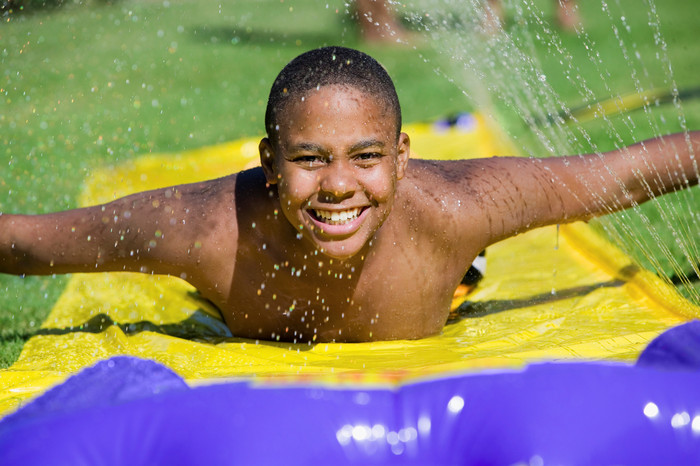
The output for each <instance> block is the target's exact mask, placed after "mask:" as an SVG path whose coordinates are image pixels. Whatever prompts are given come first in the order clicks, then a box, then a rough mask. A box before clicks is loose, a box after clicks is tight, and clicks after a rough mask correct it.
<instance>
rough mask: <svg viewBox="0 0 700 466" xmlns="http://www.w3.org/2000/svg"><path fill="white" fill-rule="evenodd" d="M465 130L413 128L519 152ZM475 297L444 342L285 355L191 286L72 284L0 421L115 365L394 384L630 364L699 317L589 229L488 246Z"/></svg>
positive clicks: (203, 172) (223, 170)
mask: <svg viewBox="0 0 700 466" xmlns="http://www.w3.org/2000/svg"><path fill="white" fill-rule="evenodd" d="M472 123H473V127H472V128H471V129H470V130H469V131H464V130H459V129H456V128H451V129H445V130H436V129H434V128H433V127H432V126H430V125H412V126H409V127H407V128H406V131H407V132H408V133H409V134H410V135H411V137H412V148H413V151H414V152H415V153H417V154H419V155H425V156H429V157H431V158H443V159H449V158H463V157H478V156H490V155H493V154H504V153H512V152H513V151H512V150H508V148H504V147H503V145H502V143H500V140H502V138H498V137H497V136H495V132H494V131H491V130H489V128H488V127H487V125H486V123H485V122H484V121H483V120H482V119H481V118H479V117H478V116H475V117H474V119H473V121H472ZM257 144H258V140H257V139H244V140H240V141H235V142H232V143H228V144H223V145H219V146H215V147H207V148H202V149H198V150H194V151H188V152H182V153H176V154H162V155H152V156H147V157H143V158H141V159H137V160H135V161H133V162H129V163H127V164H125V165H122V166H118V167H112V168H106V169H103V170H100V171H97V172H95V173H93V174H92V176H91V178H90V179H89V180H87V185H86V187H85V191H84V195H83V198H82V200H81V202H82V204H83V205H89V204H95V203H102V202H107V201H110V200H112V199H114V198H116V197H120V196H123V195H126V194H129V193H131V192H135V191H141V190H146V189H153V188H157V187H162V186H167V185H173V184H180V183H187V182H193V181H199V180H203V179H207V178H214V177H219V176H223V175H226V174H228V173H232V172H235V171H238V170H241V169H243V168H246V167H250V166H254V165H256V164H257V158H258V153H257ZM487 258H488V269H487V273H486V275H485V278H484V279H483V281H482V282H481V283H480V284H479V287H478V288H477V289H476V290H475V291H474V292H473V293H472V294H470V295H468V296H466V297H462V298H458V299H455V302H454V303H453V304H454V308H455V311H454V318H453V319H451V321H450V322H449V323H448V325H447V326H446V327H445V329H444V331H443V332H442V334H441V335H439V336H436V337H432V338H426V339H422V340H416V341H392V342H376V343H353V344H348V343H342V344H341V343H338V344H326V343H321V344H315V345H308V344H297V345H295V344H289V343H276V342H266V341H260V342H256V341H254V340H244V339H240V338H233V337H231V336H230V334H229V333H228V330H227V328H226V326H225V325H224V324H223V323H222V322H221V320H220V319H219V317H218V312H217V311H216V310H215V309H213V308H212V307H211V306H210V305H209V304H208V303H207V302H206V301H203V300H201V299H199V297H198V295H197V293H196V292H195V290H194V289H193V288H192V287H191V286H190V285H189V284H187V283H185V282H183V281H181V280H179V279H177V278H172V277H154V276H149V275H142V274H134V273H110V274H76V275H73V276H72V278H71V280H70V281H69V283H68V285H67V287H66V289H65V291H64V293H63V295H62V296H61V297H60V298H59V300H58V301H57V303H56V305H55V306H54V308H53V310H52V311H51V313H50V315H49V316H48V318H47V319H46V321H45V322H44V323H43V324H42V326H41V328H40V329H39V330H38V331H37V334H36V335H35V336H33V337H31V338H30V339H29V340H28V341H27V343H26V344H25V346H24V349H23V351H22V353H21V355H20V356H19V359H18V360H17V362H16V363H15V364H14V365H13V366H12V367H10V368H8V369H6V370H2V371H0V414H5V413H7V412H9V411H11V410H14V409H16V408H17V407H19V406H20V405H22V404H23V403H25V402H26V401H27V400H28V399H30V398H31V397H33V396H35V395H37V394H39V393H41V392H43V391H45V390H46V389H47V388H49V387H51V386H53V385H55V384H58V383H60V382H61V381H63V380H64V379H65V378H66V377H68V376H69V375H71V374H74V373H75V372H77V371H78V370H80V369H81V368H83V367H85V366H88V365H92V364H94V363H95V362H96V361H98V360H102V359H107V358H109V357H111V356H114V355H122V354H126V355H131V356H137V357H142V358H148V359H152V360H155V361H158V362H160V363H163V364H165V365H166V366H168V367H170V368H172V369H173V370H175V371H176V372H177V373H179V374H180V375H181V376H183V377H184V378H185V379H186V380H187V381H188V382H189V383H191V384H195V383H209V382H212V381H213V379H223V378H227V379H230V378H251V377H256V380H258V381H260V382H261V383H275V382H277V381H280V382H289V381H290V380H291V381H294V382H299V381H315V382H323V383H333V384H358V383H362V384H391V383H396V382H400V381H403V380H406V379H410V378H415V377H427V376H435V375H437V374H443V373H453V372H458V371H465V370H483V369H491V368H507V367H518V366H522V365H524V364H526V363H529V362H534V361H542V360H565V359H578V360H581V359H583V360H601V359H605V360H612V361H627V362H629V361H633V360H634V359H636V357H637V356H638V355H639V353H640V352H641V350H642V349H643V348H644V347H645V346H646V344H647V343H648V342H649V341H650V340H651V339H653V338H654V337H656V336H657V335H659V334H660V333H661V332H662V331H664V330H666V329H667V328H669V327H672V326H674V325H677V324H680V323H682V322H685V321H686V320H688V319H689V318H692V317H695V316H698V315H700V310H699V309H698V308H697V307H695V306H693V305H692V304H690V303H689V302H687V301H685V300H683V299H682V298H680V297H679V296H678V295H677V294H676V293H675V290H673V288H671V287H669V286H668V285H666V284H665V283H664V282H663V281H661V280H660V279H658V278H657V277H656V276H655V275H653V274H651V273H650V272H647V271H644V270H640V269H638V268H637V267H635V266H634V265H633V264H632V262H631V260H630V259H629V258H628V257H626V256H625V255H624V254H622V253H621V252H619V251H618V250H616V249H615V248H614V247H613V246H611V245H610V244H609V243H607V242H605V241H603V240H602V239H600V238H599V237H597V236H595V234H594V233H593V232H592V231H591V230H590V229H589V228H588V227H587V226H586V225H585V224H572V225H566V226H562V227H561V228H557V227H547V228H542V229H538V230H534V231H531V232H529V233H526V234H523V235H520V236H518V237H515V238H511V239H509V240H507V241H503V242H501V243H499V244H496V245H494V246H492V247H491V248H489V250H488V255H487Z"/></svg>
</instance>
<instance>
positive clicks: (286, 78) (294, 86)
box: [265, 46, 401, 144]
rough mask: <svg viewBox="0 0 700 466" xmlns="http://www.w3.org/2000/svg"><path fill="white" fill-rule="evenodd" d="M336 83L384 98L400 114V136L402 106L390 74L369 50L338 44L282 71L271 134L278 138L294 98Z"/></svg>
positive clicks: (273, 97)
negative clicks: (280, 117)
mask: <svg viewBox="0 0 700 466" xmlns="http://www.w3.org/2000/svg"><path fill="white" fill-rule="evenodd" d="M334 84H338V85H348V86H352V87H355V88H357V89H359V90H361V91H363V92H366V93H368V94H371V95H373V96H376V97H378V98H380V99H381V100H382V101H383V102H384V103H385V104H386V106H387V108H388V109H389V110H390V111H391V113H393V114H394V116H395V117H396V137H397V138H398V136H399V134H400V132H401V106H400V105H399V97H398V95H397V94H396V88H395V87H394V83H393V81H392V80H391V77H390V76H389V73H387V71H386V70H385V69H384V67H383V66H382V65H381V64H379V62H378V61H377V60H375V59H374V58H372V57H370V56H369V55H367V54H366V53H363V52H360V51H358V50H354V49H349V48H346V47H338V46H333V47H322V48H319V49H314V50H310V51H308V52H305V53H303V54H301V55H299V56H298V57H296V58H295V59H293V60H292V61H290V62H289V63H288V64H287V66H285V67H284V68H283V69H282V71H280V73H279V75H277V78H276V79H275V82H274V83H273V84H272V89H270V97H269V98H268V100H267V109H266V110H265V129H266V131H267V135H268V137H269V138H270V139H271V140H273V141H274V140H276V135H277V117H278V115H280V114H281V113H282V111H283V110H284V108H285V107H286V106H287V104H288V103H289V102H290V99H291V98H293V97H295V96H296V98H299V97H300V96H303V95H304V94H306V93H307V92H308V91H310V90H312V89H318V88H320V87H323V86H328V85H334ZM274 143H275V142H273V144H274Z"/></svg>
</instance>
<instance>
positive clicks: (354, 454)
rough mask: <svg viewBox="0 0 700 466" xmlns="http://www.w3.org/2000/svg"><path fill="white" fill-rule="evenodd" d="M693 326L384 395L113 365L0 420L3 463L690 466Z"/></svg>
mask: <svg viewBox="0 0 700 466" xmlns="http://www.w3.org/2000/svg"><path fill="white" fill-rule="evenodd" d="M699 327H700V324H699V323H697V322H693V323H690V324H687V325H685V326H682V327H679V328H677V329H673V330H671V331H670V332H668V333H667V334H666V335H662V336H661V337H660V338H659V340H657V341H655V342H654V343H652V345H650V347H649V348H648V350H647V351H645V353H643V355H642V357H641V358H640V361H639V363H638V364H637V366H628V365H610V364H594V363H565V364H564V363H563V364H537V365H532V366H529V367H527V368H525V369H524V370H522V371H510V372H499V373H488V374H486V373H483V374H472V375H462V376H457V377H449V378H443V379H438V380H431V381H424V382H419V383H412V384H407V385H404V386H401V387H399V388H395V389H367V388H357V389H353V390H350V389H345V388H342V389H341V388H338V389H336V388H328V387H327V386H324V387H320V386H313V385H312V386H289V387H284V388H278V387H275V388H265V387H260V386H255V385H254V384H249V383H244V382H241V383H226V384H221V385H211V386H205V387H199V388H188V387H187V385H186V384H185V383H184V382H183V381H182V380H181V379H180V378H179V377H178V376H177V375H176V374H174V373H173V372H171V371H170V370H169V369H167V368H165V367H163V366H161V365H159V364H156V363H154V362H151V361H144V360H139V359H134V358H128V357H118V358H113V359H110V360H107V361H103V362H100V363H99V364H97V365H96V366H94V367H92V368H90V369H87V370H85V371H83V372H81V373H79V374H77V375H76V376H74V377H72V378H71V379H69V380H68V381H66V382H65V383H64V384H63V385H60V386H58V387H56V388H54V389H52V390H50V391H49V392H47V393H46V394H45V395H43V396H42V397H40V398H38V399H37V400H36V401H34V402H33V403H31V404H29V405H27V406H26V407H24V408H23V409H21V410H19V411H18V412H17V413H15V414H13V415H11V416H8V417H7V418H5V419H4V420H3V421H2V422H0V462H1V463H2V464H4V465H14V464H17V465H20V464H21V465H35V464H36V465H38V464H42V465H45V464H52V465H58V464H66V465H76V464H101V465H153V464H169V465H178V464H245V465H248V464H311V463H312V462H319V463H321V464H563V463H567V464H570V463H575V464H595V465H598V464H697V463H700V389H698V387H700V372H698V371H696V369H697V367H698V365H697V364H693V363H692V362H693V361H697V360H700V359H698V358H694V357H693V356H689V355H688V354H692V353H693V352H697V354H700V351H699V349H700V338H699V337H698V335H699V334H700V328H699ZM673 332H676V334H675V336H674V334H673ZM679 332H680V333H679ZM679 335H681V336H680V337H679ZM664 339H667V340H669V341H664ZM674 340H675V341H681V342H682V345H681V347H677V346H674V343H673V342H674ZM659 342H662V343H663V344H661V343H659ZM689 352H690V353H689ZM684 353H686V354H685V355H683V354H684ZM669 358H670V359H669ZM669 360H670V361H672V362H671V363H669V362H668V361H669ZM679 361H680V362H679ZM683 361H691V363H690V364H688V365H684V364H683ZM686 367H688V369H686Z"/></svg>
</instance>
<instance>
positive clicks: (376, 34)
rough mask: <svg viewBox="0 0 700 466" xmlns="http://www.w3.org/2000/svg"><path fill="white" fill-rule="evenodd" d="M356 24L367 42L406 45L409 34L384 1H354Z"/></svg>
mask: <svg viewBox="0 0 700 466" xmlns="http://www.w3.org/2000/svg"><path fill="white" fill-rule="evenodd" d="M355 8H356V14H357V23H358V25H359V26H360V34H361V35H362V39H364V40H365V41H367V42H384V43H399V44H407V43H408V42H409V38H410V33H409V32H408V31H407V30H406V28H404V27H403V25H402V24H401V21H400V20H399V19H398V16H397V15H396V13H395V12H394V11H393V10H392V9H391V7H390V6H389V5H388V4H387V2H386V1H384V0H355Z"/></svg>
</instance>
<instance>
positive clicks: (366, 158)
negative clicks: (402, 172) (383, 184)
mask: <svg viewBox="0 0 700 466" xmlns="http://www.w3.org/2000/svg"><path fill="white" fill-rule="evenodd" d="M381 158H382V154H380V153H378V152H363V153H361V154H357V155H356V156H355V160H357V162H359V163H360V164H362V165H374V164H375V163H378V162H379V160H380V159H381Z"/></svg>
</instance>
